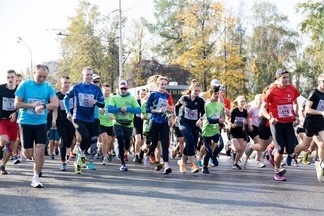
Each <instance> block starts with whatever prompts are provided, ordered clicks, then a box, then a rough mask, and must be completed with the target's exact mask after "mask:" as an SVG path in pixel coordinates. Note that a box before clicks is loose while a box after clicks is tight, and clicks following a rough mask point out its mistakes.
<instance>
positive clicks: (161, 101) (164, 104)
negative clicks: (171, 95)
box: [156, 98, 168, 110]
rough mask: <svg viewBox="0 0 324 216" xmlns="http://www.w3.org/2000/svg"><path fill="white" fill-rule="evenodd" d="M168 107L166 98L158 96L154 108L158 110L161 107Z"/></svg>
mask: <svg viewBox="0 0 324 216" xmlns="http://www.w3.org/2000/svg"><path fill="white" fill-rule="evenodd" d="M167 107H168V100H166V99H162V98H159V101H158V104H157V105H156V109H157V110H159V109H161V108H167Z"/></svg>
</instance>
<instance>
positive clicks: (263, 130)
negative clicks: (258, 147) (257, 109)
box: [259, 117, 272, 140]
mask: <svg viewBox="0 0 324 216" xmlns="http://www.w3.org/2000/svg"><path fill="white" fill-rule="evenodd" d="M267 122H268V120H267V119H266V118H263V117H261V118H260V122H259V138H260V139H263V140H268V139H269V138H270V137H271V136H272V134H271V130H270V127H268V126H267V125H266V124H267Z"/></svg>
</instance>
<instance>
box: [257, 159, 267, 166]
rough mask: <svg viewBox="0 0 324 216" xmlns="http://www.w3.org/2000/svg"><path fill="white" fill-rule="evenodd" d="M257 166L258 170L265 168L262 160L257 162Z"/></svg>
mask: <svg viewBox="0 0 324 216" xmlns="http://www.w3.org/2000/svg"><path fill="white" fill-rule="evenodd" d="M257 165H258V167H259V168H264V167H266V165H265V163H263V161H262V160H261V161H257Z"/></svg>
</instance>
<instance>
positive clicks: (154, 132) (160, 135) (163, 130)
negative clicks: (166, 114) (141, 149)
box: [147, 122, 170, 162]
mask: <svg viewBox="0 0 324 216" xmlns="http://www.w3.org/2000/svg"><path fill="white" fill-rule="evenodd" d="M169 130H170V128H169V124H168V122H165V123H162V124H160V123H153V122H151V124H150V135H151V139H152V145H150V146H149V151H148V152H147V155H151V154H152V152H153V151H154V149H155V148H156V147H157V144H158V142H159V139H160V140H161V145H162V157H163V161H164V162H169Z"/></svg>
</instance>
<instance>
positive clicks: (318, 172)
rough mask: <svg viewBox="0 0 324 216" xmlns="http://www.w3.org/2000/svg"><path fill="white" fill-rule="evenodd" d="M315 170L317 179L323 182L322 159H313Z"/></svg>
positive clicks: (323, 162)
mask: <svg viewBox="0 0 324 216" xmlns="http://www.w3.org/2000/svg"><path fill="white" fill-rule="evenodd" d="M315 170H316V175H317V179H318V181H320V182H324V161H321V162H319V161H315Z"/></svg>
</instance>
